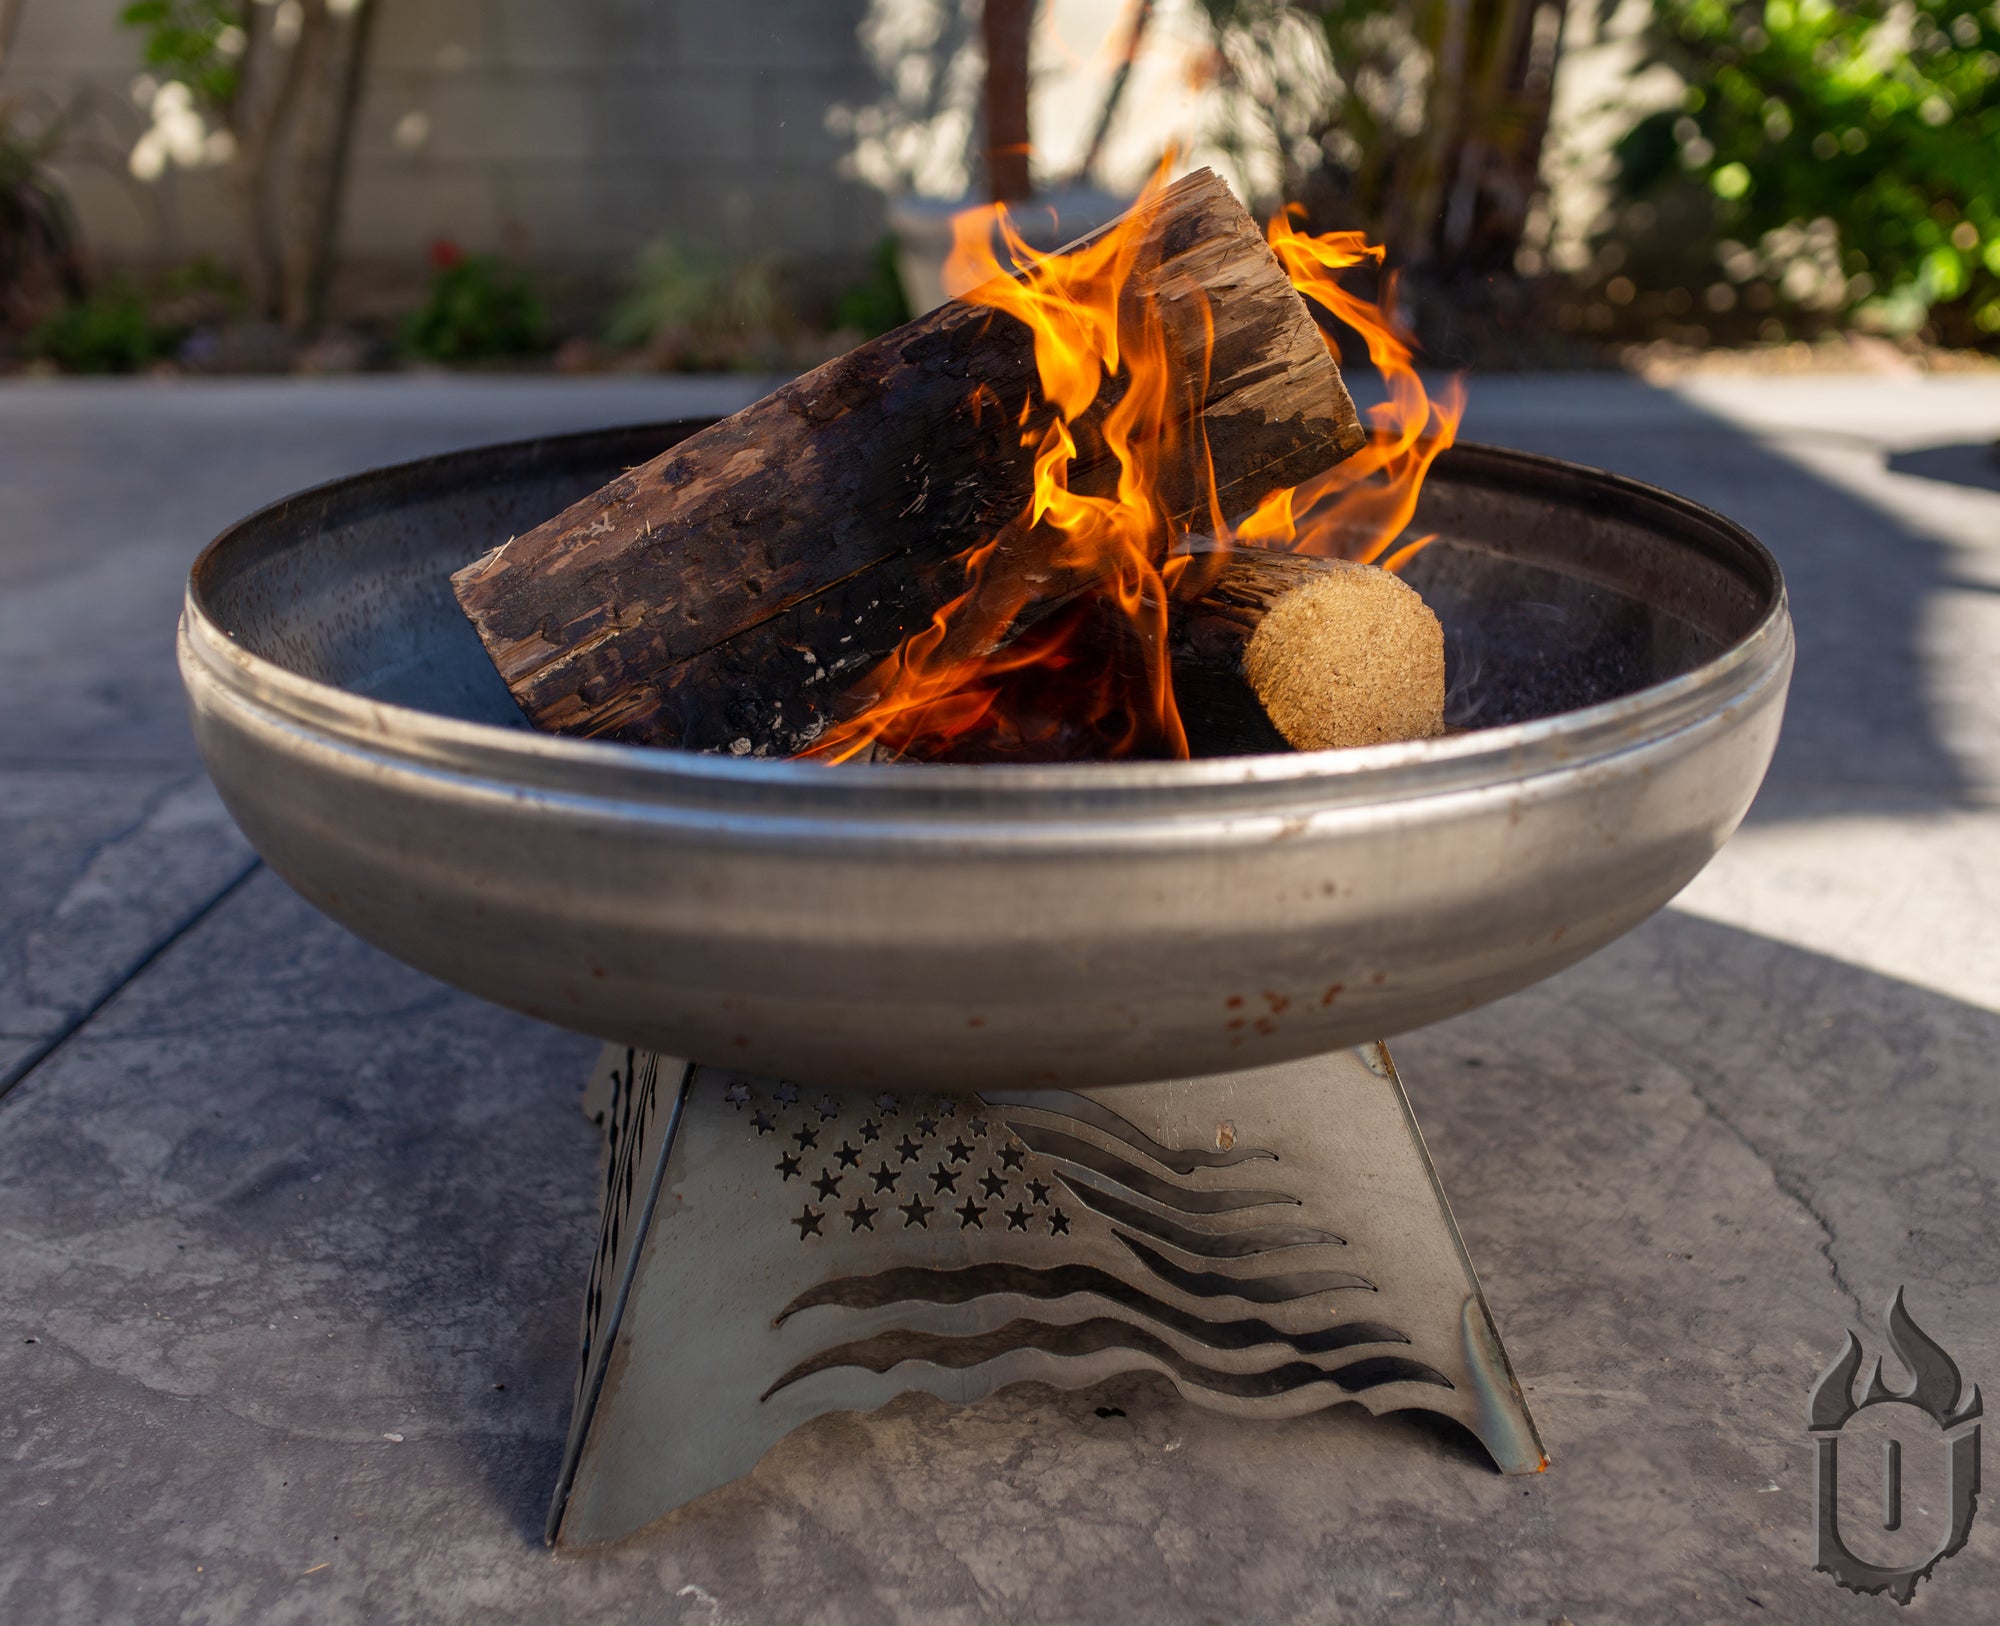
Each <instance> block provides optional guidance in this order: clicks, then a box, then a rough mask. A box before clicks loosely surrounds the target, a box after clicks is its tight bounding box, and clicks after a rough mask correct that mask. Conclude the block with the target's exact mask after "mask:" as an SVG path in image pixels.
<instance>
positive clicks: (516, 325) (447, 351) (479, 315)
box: [403, 245, 546, 362]
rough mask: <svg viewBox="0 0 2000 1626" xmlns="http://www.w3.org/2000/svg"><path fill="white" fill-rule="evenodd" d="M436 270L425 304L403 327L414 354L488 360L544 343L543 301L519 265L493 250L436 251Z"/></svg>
mask: <svg viewBox="0 0 2000 1626" xmlns="http://www.w3.org/2000/svg"><path fill="white" fill-rule="evenodd" d="M431 259H432V263H433V264H434V265H436V267H437V272H436V274H435V275H434V276H433V277H432V278H431V286H430V293H429V295H428V296H427V297H426V298H425V300H424V303H423V307H422V308H421V309H420V310H418V311H417V312H416V314H415V315H413V316H412V317H411V318H410V320H409V322H408V324H407V325H406V326H405V328H404V332H403V343H404V345H405V347H406V348H407V349H408V350H410V351H411V353H412V354H415V355H419V356H423V357H425V358H427V359H428V360H431V361H441V362H465V361H487V360H491V359H494V358H496V357H501V356H520V355H526V354H529V353H530V352H532V351H535V350H539V349H540V348H541V347H542V342H543V333H544V328H545V325H546V324H545V320H544V317H543V313H542V302H541V300H539V299H538V298H536V296H535V291H534V289H533V288H531V287H530V286H529V284H528V279H527V278H526V277H525V276H524V275H523V274H522V273H521V272H520V271H519V270H517V269H515V268H514V267H512V266H509V265H507V264H505V263H504V262H503V261H501V260H498V259H496V258H494V257H493V256H492V255H489V254H460V253H459V252H458V251H457V250H455V249H451V248H449V246H448V245H440V246H439V247H438V248H436V249H433V251H432V254H431Z"/></svg>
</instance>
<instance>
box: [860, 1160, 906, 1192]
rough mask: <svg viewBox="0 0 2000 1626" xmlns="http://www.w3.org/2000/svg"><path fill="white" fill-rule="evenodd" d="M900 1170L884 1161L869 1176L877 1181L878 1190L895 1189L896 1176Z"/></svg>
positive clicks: (876, 1187)
mask: <svg viewBox="0 0 2000 1626" xmlns="http://www.w3.org/2000/svg"><path fill="white" fill-rule="evenodd" d="M899 1172H900V1171H898V1170H896V1169H892V1168H890V1167H889V1165H888V1164H886V1163H884V1164H881V1165H880V1166H879V1167H877V1169H876V1170H875V1172H874V1173H873V1174H871V1175H870V1176H869V1177H868V1178H869V1179H871V1180H873V1181H874V1182H875V1189H876V1190H877V1191H894V1190H895V1189H896V1176H897V1174H898V1173H899Z"/></svg>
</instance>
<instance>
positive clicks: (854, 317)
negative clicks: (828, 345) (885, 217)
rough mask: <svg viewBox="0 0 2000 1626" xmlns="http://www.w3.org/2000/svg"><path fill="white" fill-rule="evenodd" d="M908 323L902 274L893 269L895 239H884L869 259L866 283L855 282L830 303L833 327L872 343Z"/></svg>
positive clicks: (908, 312)
mask: <svg viewBox="0 0 2000 1626" xmlns="http://www.w3.org/2000/svg"><path fill="white" fill-rule="evenodd" d="M909 319H910V301H909V299H908V298H907V297H906V296H905V295H904V293H903V274H902V272H900V271H899V270H897V268H896V239H895V238H894V237H893V236H888V237H884V238H883V239H882V240H881V241H880V242H879V243H877V244H876V245H875V252H874V253H873V254H872V255H871V256H870V257H869V277H868V280H867V281H866V282H857V283H856V284H854V286H853V287H851V288H848V289H846V290H844V291H843V292H842V293H841V294H840V296H839V297H838V298H837V299H835V300H834V302H833V320H834V325H835V326H836V327H843V328H852V329H854V331H856V332H857V333H860V334H862V335H864V336H865V337H867V338H871V339H872V338H874V337H875V336H876V335H877V334H878V333H887V332H888V331H889V329H891V328H892V327H901V326H902V325H903V324H904V323H905V322H907V321H908V320H909Z"/></svg>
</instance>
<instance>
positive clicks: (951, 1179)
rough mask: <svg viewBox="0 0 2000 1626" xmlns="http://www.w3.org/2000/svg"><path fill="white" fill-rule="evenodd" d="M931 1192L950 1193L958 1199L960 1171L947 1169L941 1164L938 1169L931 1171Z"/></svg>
mask: <svg viewBox="0 0 2000 1626" xmlns="http://www.w3.org/2000/svg"><path fill="white" fill-rule="evenodd" d="M931 1190H932V1191H933V1192H934V1193H935V1192H939V1191H948V1192H950V1193H951V1194H952V1195H953V1196H954V1197H956V1196H957V1195H958V1170H956V1169H947V1168H946V1167H945V1166H944V1165H943V1164H942V1163H940V1164H939V1165H938V1166H937V1167H936V1168H934V1169H932V1170H931Z"/></svg>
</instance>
